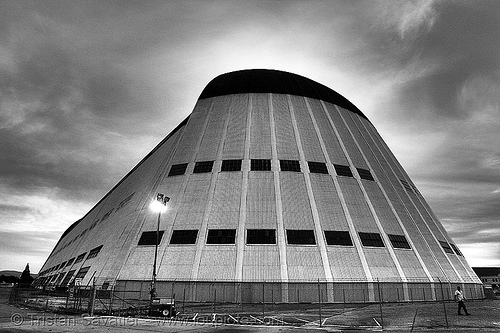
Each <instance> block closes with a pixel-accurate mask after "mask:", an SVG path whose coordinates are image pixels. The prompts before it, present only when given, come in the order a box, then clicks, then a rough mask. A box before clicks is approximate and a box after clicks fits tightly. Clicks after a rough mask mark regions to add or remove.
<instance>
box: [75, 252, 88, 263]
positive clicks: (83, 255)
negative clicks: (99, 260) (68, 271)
mask: <svg viewBox="0 0 500 333" xmlns="http://www.w3.org/2000/svg"><path fill="white" fill-rule="evenodd" d="M86 254H87V252H85V253H82V254H80V255H79V256H78V257H76V260H75V264H76V263H78V262H80V261H82V260H83V258H85V255H86Z"/></svg>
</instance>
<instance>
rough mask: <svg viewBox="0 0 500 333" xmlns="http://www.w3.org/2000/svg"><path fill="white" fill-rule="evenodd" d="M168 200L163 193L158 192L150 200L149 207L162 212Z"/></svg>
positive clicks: (165, 208)
mask: <svg viewBox="0 0 500 333" xmlns="http://www.w3.org/2000/svg"><path fill="white" fill-rule="evenodd" d="M169 201H170V198H169V197H167V196H166V195H164V194H163V193H158V194H157V195H156V198H155V199H153V200H152V201H151V204H150V205H149V208H150V209H151V210H152V211H153V212H156V213H162V212H164V211H166V210H167V202H169Z"/></svg>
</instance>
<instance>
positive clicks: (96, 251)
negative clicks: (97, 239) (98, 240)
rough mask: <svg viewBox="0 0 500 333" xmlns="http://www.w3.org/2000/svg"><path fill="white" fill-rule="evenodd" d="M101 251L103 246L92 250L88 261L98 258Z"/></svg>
mask: <svg viewBox="0 0 500 333" xmlns="http://www.w3.org/2000/svg"><path fill="white" fill-rule="evenodd" d="M101 249H102V245H101V246H98V247H96V248H95V249H92V250H90V252H89V255H88V256H87V260H89V259H92V258H95V257H97V255H98V254H99V252H100V251H101Z"/></svg>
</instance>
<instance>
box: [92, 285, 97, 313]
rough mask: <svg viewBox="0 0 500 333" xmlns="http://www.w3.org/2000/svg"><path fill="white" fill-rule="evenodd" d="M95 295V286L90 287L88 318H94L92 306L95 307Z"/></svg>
mask: <svg viewBox="0 0 500 333" xmlns="http://www.w3.org/2000/svg"><path fill="white" fill-rule="evenodd" d="M96 295H97V288H96V287H95V285H93V286H92V294H91V296H90V316H91V317H93V316H94V306H95V297H96Z"/></svg>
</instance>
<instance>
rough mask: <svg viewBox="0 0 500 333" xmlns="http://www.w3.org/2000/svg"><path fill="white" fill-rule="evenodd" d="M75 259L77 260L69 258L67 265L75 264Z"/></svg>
mask: <svg viewBox="0 0 500 333" xmlns="http://www.w3.org/2000/svg"><path fill="white" fill-rule="evenodd" d="M73 261H75V258H71V259H70V260H68V263H67V264H66V266H71V265H72V264H73Z"/></svg>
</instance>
